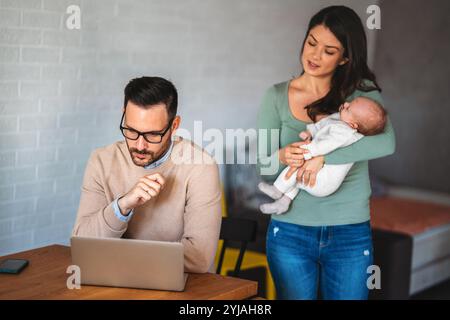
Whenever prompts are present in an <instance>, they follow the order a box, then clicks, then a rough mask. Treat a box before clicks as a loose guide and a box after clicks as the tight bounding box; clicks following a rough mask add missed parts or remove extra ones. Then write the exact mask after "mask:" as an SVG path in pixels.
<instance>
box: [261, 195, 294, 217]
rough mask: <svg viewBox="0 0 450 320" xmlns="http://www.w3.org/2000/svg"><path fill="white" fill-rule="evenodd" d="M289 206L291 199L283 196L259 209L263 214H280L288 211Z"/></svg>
mask: <svg viewBox="0 0 450 320" xmlns="http://www.w3.org/2000/svg"><path fill="white" fill-rule="evenodd" d="M290 204H291V199H290V198H289V197H288V196H283V197H281V198H280V199H278V200H276V201H274V202H272V203H266V204H263V205H261V206H260V207H259V209H260V210H261V212H262V213H265V214H282V213H285V212H286V211H288V210H289V205H290Z"/></svg>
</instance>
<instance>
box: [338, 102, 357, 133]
mask: <svg viewBox="0 0 450 320" xmlns="http://www.w3.org/2000/svg"><path fill="white" fill-rule="evenodd" d="M361 106H362V104H361V103H358V99H354V100H352V101H351V102H344V103H343V104H342V105H341V107H340V108H339V114H340V116H341V120H342V121H344V122H346V123H347V124H348V125H350V126H351V127H354V124H357V123H358V121H357V119H358V115H360V114H361V111H362V110H361V109H363V108H361Z"/></svg>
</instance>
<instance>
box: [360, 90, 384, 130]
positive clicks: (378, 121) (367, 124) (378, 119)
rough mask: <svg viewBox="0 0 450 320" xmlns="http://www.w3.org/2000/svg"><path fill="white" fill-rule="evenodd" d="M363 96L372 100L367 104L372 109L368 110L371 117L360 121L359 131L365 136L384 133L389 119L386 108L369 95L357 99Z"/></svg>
mask: <svg viewBox="0 0 450 320" xmlns="http://www.w3.org/2000/svg"><path fill="white" fill-rule="evenodd" d="M361 98H363V99H367V100H370V104H368V105H367V107H369V108H370V110H368V111H369V113H370V117H369V118H368V119H364V120H361V121H358V132H359V133H361V134H362V135H365V136H374V135H377V134H380V133H382V132H383V131H384V127H385V126H386V121H387V111H386V109H384V108H383V106H382V105H381V104H380V103H378V102H377V101H375V100H373V99H370V98H367V97H358V98H357V99H361Z"/></svg>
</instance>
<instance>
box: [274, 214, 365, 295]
mask: <svg viewBox="0 0 450 320" xmlns="http://www.w3.org/2000/svg"><path fill="white" fill-rule="evenodd" d="M266 253H267V260H268V262H269V267H270V271H271V273H272V277H273V279H274V282H275V287H276V290H277V298H278V299H289V300H298V299H302V300H303V299H317V294H318V289H319V288H320V293H321V295H322V298H323V299H326V300H341V299H351V300H359V299H367V297H368V294H369V289H368V287H367V279H368V278H369V276H370V275H371V273H370V272H369V273H368V272H367V271H368V270H367V268H368V267H369V266H370V265H372V264H373V246H372V232H371V228H370V222H363V223H357V224H347V225H338V226H327V227H309V226H301V225H296V224H291V223H286V222H280V221H276V220H273V219H272V220H271V222H270V224H269V228H268V230H267V248H266Z"/></svg>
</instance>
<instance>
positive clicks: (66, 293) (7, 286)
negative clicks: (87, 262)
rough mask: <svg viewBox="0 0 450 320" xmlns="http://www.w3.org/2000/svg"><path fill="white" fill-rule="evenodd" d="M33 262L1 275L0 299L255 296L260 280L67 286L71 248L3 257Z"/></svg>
mask: <svg viewBox="0 0 450 320" xmlns="http://www.w3.org/2000/svg"><path fill="white" fill-rule="evenodd" d="M4 259H27V260H29V261H30V264H29V265H28V267H26V268H25V269H24V270H23V271H22V272H21V273H20V274H18V275H11V274H0V299H132V300H140V299H167V300H178V299H180V300H194V299H201V300H210V299H212V300H216V299H223V300H233V299H235V300H238V299H247V298H251V297H254V296H256V294H257V287H258V285H257V282H255V281H249V280H244V279H238V278H233V277H224V276H221V275H217V274H211V273H206V274H190V275H189V278H188V280H187V283H186V288H185V291H183V292H170V291H158V290H142V289H127V288H113V287H97V286H87V285H82V286H81V289H79V290H77V289H72V290H70V289H68V288H67V285H66V282H67V278H68V277H69V276H70V274H68V273H66V270H67V267H68V266H69V265H71V264H72V263H71V256H70V247H66V246H61V245H52V246H48V247H43V248H39V249H34V250H29V251H24V252H20V253H15V254H12V255H8V256H4V257H0V261H3V260H4Z"/></svg>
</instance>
